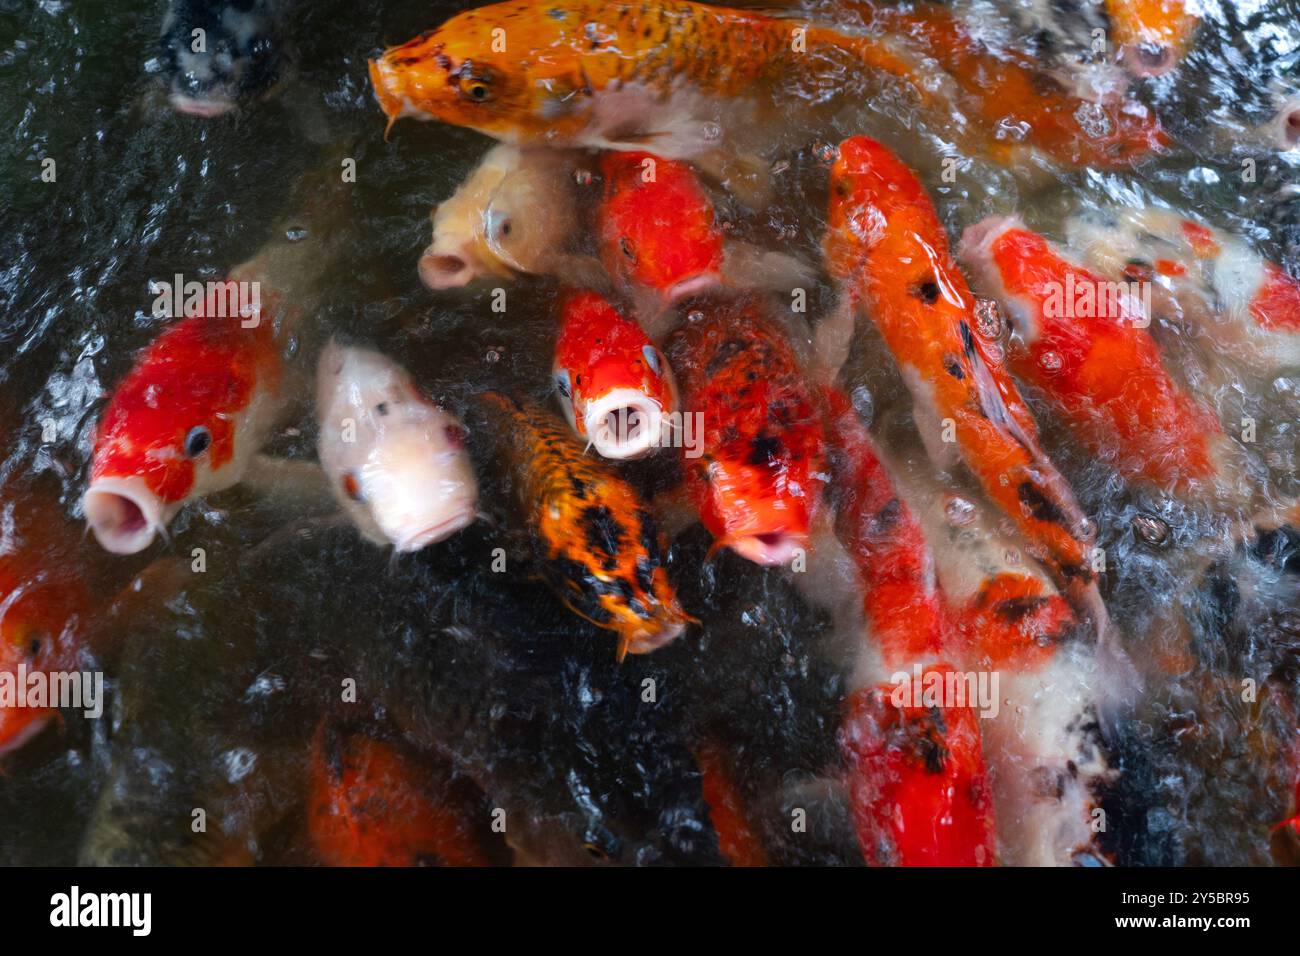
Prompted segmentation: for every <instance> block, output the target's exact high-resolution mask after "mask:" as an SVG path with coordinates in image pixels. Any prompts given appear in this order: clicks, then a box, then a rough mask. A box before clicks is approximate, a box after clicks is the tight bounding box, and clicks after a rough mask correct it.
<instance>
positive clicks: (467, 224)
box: [419, 144, 578, 289]
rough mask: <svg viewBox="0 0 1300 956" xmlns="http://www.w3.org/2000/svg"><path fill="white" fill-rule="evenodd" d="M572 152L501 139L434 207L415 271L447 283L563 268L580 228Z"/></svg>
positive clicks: (436, 285)
mask: <svg viewBox="0 0 1300 956" xmlns="http://www.w3.org/2000/svg"><path fill="white" fill-rule="evenodd" d="M573 187H574V183H573V163H572V159H571V157H569V156H567V155H566V154H564V153H562V152H558V151H556V150H548V149H520V148H519V147H517V146H510V145H506V144H502V145H498V146H494V147H493V148H492V149H490V150H488V152H487V153H486V155H484V157H483V159H482V160H480V161H479V164H478V165H477V166H475V167H474V169H473V171H472V172H471V173H470V174H469V176H468V177H467V178H466V180H465V181H464V182H463V183H461V184H460V185H459V186H458V187H456V191H455V192H454V193H452V195H451V197H450V198H448V199H446V200H445V201H443V202H441V203H439V204H438V205H437V206H436V207H434V210H433V212H432V214H431V217H432V220H433V241H432V242H431V243H430V244H429V247H428V248H427V249H425V250H424V254H423V255H421V256H420V264H419V271H420V279H421V281H423V282H424V284H425V285H426V286H428V287H429V288H430V289H450V288H455V287H458V286H463V285H466V284H467V283H469V282H472V281H474V280H475V279H482V278H487V277H489V276H495V277H498V278H502V279H509V278H512V277H513V276H515V275H517V274H519V273H536V274H541V273H553V272H557V271H560V270H561V269H562V267H563V264H564V261H565V259H566V258H567V257H566V256H565V255H564V253H563V249H564V248H565V246H566V245H567V244H569V243H571V242H572V241H573V238H574V236H575V235H576V234H577V231H578V219H577V214H576V211H575V203H576V197H575V195H574V188H573Z"/></svg>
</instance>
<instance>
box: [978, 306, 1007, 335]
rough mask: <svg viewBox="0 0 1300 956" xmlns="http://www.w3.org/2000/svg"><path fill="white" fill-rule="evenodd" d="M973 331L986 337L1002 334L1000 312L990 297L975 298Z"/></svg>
mask: <svg viewBox="0 0 1300 956" xmlns="http://www.w3.org/2000/svg"><path fill="white" fill-rule="evenodd" d="M975 331H976V332H978V333H979V334H980V336H981V337H982V338H986V339H995V338H997V337H998V336H999V335H1001V334H1002V313H1001V312H999V311H998V304H997V303H996V302H994V301H993V300H992V299H976V300H975Z"/></svg>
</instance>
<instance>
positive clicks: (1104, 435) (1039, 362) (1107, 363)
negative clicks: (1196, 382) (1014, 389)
mask: <svg viewBox="0 0 1300 956" xmlns="http://www.w3.org/2000/svg"><path fill="white" fill-rule="evenodd" d="M957 254H958V258H959V259H960V260H961V261H962V263H963V265H965V266H966V268H967V269H968V270H969V271H970V272H971V274H972V275H973V276H975V278H976V281H977V282H978V283H980V284H981V285H982V286H983V290H984V291H986V292H987V293H988V294H990V295H992V296H994V297H995V298H996V299H997V300H998V301H999V302H1000V303H1001V304H1002V305H1003V306H1004V307H1005V308H1006V312H1007V315H1008V317H1009V319H1010V321H1011V323H1012V325H1013V329H1014V335H1013V336H1012V337H1011V339H1010V355H1009V365H1010V367H1011V370H1012V371H1013V372H1014V373H1015V374H1016V376H1017V377H1018V378H1019V379H1020V380H1021V381H1024V382H1029V383H1032V384H1033V385H1034V386H1035V387H1036V388H1038V389H1039V390H1040V391H1041V393H1042V394H1043V395H1044V396H1045V398H1046V399H1047V401H1048V403H1049V404H1050V405H1051V407H1052V408H1053V409H1054V410H1055V412H1056V413H1057V414H1058V415H1059V416H1060V417H1061V419H1062V420H1063V421H1064V422H1065V424H1066V427H1067V428H1068V429H1069V430H1070V433H1071V434H1072V435H1073V436H1074V437H1075V438H1076V439H1077V440H1078V441H1079V442H1081V443H1082V444H1083V445H1084V447H1086V448H1087V449H1088V451H1090V452H1091V453H1092V454H1094V455H1095V456H1097V457H1098V458H1099V459H1101V460H1102V461H1105V462H1107V463H1108V464H1110V465H1112V466H1114V467H1115V468H1116V469H1117V470H1118V471H1119V472H1120V473H1121V474H1122V475H1123V476H1124V477H1126V478H1129V479H1138V480H1143V481H1147V482H1150V483H1152V484H1154V485H1156V486H1157V487H1160V488H1164V489H1168V490H1173V491H1175V492H1177V493H1182V494H1186V493H1188V492H1191V491H1193V490H1194V489H1196V488H1198V487H1199V488H1202V489H1204V486H1205V485H1206V483H1208V482H1211V481H1213V479H1214V478H1215V476H1216V475H1217V473H1218V472H1219V470H1220V468H1221V466H1222V465H1223V463H1224V457H1225V453H1226V448H1225V439H1224V436H1223V429H1222V428H1221V426H1220V424H1219V420H1218V418H1217V416H1216V415H1215V413H1214V411H1213V410H1212V409H1210V408H1208V407H1206V406H1205V405H1204V404H1202V403H1201V402H1199V401H1197V400H1196V399H1195V398H1194V397H1193V396H1192V395H1190V394H1188V393H1187V392H1186V391H1185V390H1184V389H1182V388H1181V387H1180V386H1179V385H1178V384H1177V383H1175V382H1174V380H1173V379H1172V378H1170V376H1169V373H1168V372H1167V371H1166V370H1165V367H1164V365H1163V363H1162V361H1161V355H1160V350H1159V348H1158V347H1157V346H1156V343H1155V341H1154V340H1153V339H1152V338H1151V335H1150V333H1149V332H1148V331H1147V328H1146V327H1147V326H1148V325H1149V324H1150V322H1151V315H1150V313H1149V311H1148V309H1147V307H1146V306H1145V305H1144V303H1143V301H1142V298H1141V296H1140V295H1139V294H1137V284H1136V283H1134V284H1133V285H1132V286H1130V285H1129V284H1124V285H1123V286H1122V287H1121V286H1119V285H1118V284H1117V283H1115V282H1108V281H1107V280H1105V279H1104V278H1102V277H1101V276H1099V275H1097V274H1096V273H1094V272H1091V271H1089V270H1088V269H1087V268H1086V267H1084V266H1082V265H1079V264H1077V263H1075V262H1073V261H1071V260H1070V259H1069V258H1067V257H1066V256H1065V255H1064V254H1063V253H1062V252H1060V251H1059V250H1057V249H1055V248H1053V247H1052V246H1051V245H1050V244H1049V243H1048V242H1047V240H1045V239H1044V238H1043V237H1042V236H1039V235H1038V234H1036V233H1033V232H1031V231H1029V230H1028V229H1027V228H1025V226H1024V224H1023V223H1022V222H1020V220H1018V219H1014V218H997V217H993V218H989V219H986V220H983V221H981V222H979V223H977V224H975V225H973V226H970V227H969V228H967V229H966V231H965V233H964V234H963V235H962V240H961V244H960V247H959V249H958V253H957Z"/></svg>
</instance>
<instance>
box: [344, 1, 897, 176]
mask: <svg viewBox="0 0 1300 956" xmlns="http://www.w3.org/2000/svg"><path fill="white" fill-rule="evenodd" d="M796 27H798V28H800V29H802V30H803V33H802V34H800V35H799V36H800V37H802V39H799V37H796V36H795V34H794V32H793V31H794V29H795V28H796ZM507 38H508V39H507ZM828 60H829V61H831V62H832V63H835V62H844V61H850V62H852V63H853V64H854V65H855V66H857V67H866V68H867V69H869V70H873V71H881V72H883V73H885V74H891V75H895V76H900V77H914V76H916V75H918V74H917V73H916V71H915V67H914V64H913V63H912V62H911V60H910V59H909V58H907V57H905V56H903V55H901V54H900V53H898V52H896V51H895V50H894V49H893V48H892V45H891V44H890V42H889V41H887V40H877V39H874V38H871V37H867V36H849V35H847V34H844V33H840V32H838V31H836V30H834V29H830V28H827V27H823V26H819V25H815V24H813V25H809V24H803V23H797V22H795V21H790V20H782V19H776V18H773V17H768V16H763V15H762V14H758V13H751V12H747V11H743V10H734V9H729V8H727V7H715V6H706V5H703V4H698V3H690V2H685V0H673V2H669V0H650V2H645V3H642V2H635V3H632V2H623V3H605V2H596V0H559V2H556V3H551V4H548V5H546V6H542V7H539V6H537V5H536V4H534V3H530V2H527V0H508V2H505V3H496V4H491V5H489V6H486V7H479V8H477V9H474V10H468V11H465V12H463V13H459V14H457V15H456V16H454V17H452V18H451V19H450V20H448V21H447V22H446V23H444V24H442V26H440V27H438V28H437V29H434V30H432V31H430V32H428V33H425V34H423V35H421V36H419V37H417V38H416V39H414V40H411V41H410V42H408V43H404V44H402V45H400V46H396V47H392V48H390V49H388V50H386V51H384V54H383V55H382V56H381V57H380V58H379V59H377V60H372V61H371V63H370V78H371V82H372V83H373V85H374V89H375V95H376V97H377V98H378V100H379V104H380V106H381V107H382V108H383V111H384V113H385V115H387V116H388V118H389V121H390V126H391V124H392V122H393V121H395V120H397V119H398V118H400V117H404V116H413V117H417V118H420V119H437V120H441V121H443V122H445V123H451V124H454V125H457V126H466V127H469V128H470V129H475V130H478V131H479V132H481V133H485V134H486V135H488V136H492V137H495V138H497V139H500V140H504V141H506V142H513V143H520V144H523V143H545V144H547V145H551V146H576V147H588V148H600V149H621V150H631V149H644V148H646V147H647V146H652V147H653V149H654V151H655V153H656V154H657V155H659V156H663V157H665V158H668V159H689V158H692V157H699V156H702V155H704V154H706V153H712V152H716V150H717V149H718V147H719V145H720V136H719V132H722V133H723V134H725V133H727V132H728V130H727V129H721V130H720V129H719V123H718V120H719V119H723V120H726V121H727V123H726V125H727V126H730V127H735V126H737V125H738V123H752V121H753V118H754V115H755V109H756V106H757V103H758V101H759V97H758V96H757V93H758V91H759V90H768V91H779V90H780V89H782V88H788V87H789V84H790V82H791V78H792V77H799V76H802V75H804V74H805V73H807V72H808V71H809V70H817V69H819V68H820V69H821V70H826V69H827V67H828V63H827V61H828ZM831 68H832V69H833V67H831ZM917 85H918V89H919V88H920V84H919V82H918V84H917Z"/></svg>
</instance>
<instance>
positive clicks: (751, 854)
mask: <svg viewBox="0 0 1300 956" xmlns="http://www.w3.org/2000/svg"><path fill="white" fill-rule="evenodd" d="M695 763H696V766H698V767H699V769H700V778H701V784H702V786H703V788H704V802H705V803H707V804H708V805H709V818H710V819H711V820H712V821H713V829H714V830H716V831H717V833H718V849H719V850H720V852H721V853H722V855H723V856H724V857H726V858H727V861H728V862H729V863H730V864H731V865H732V866H743V867H752V866H767V865H768V861H767V852H766V851H765V850H764V849H763V842H762V840H761V839H760V838H759V835H758V834H757V833H755V832H754V828H753V827H752V826H751V825H750V823H749V821H748V819H746V813H745V799H744V797H743V796H742V795H741V794H740V792H739V790H738V789H737V787H736V784H735V781H734V780H733V778H732V774H731V771H730V769H729V768H728V767H727V758H726V756H725V754H723V753H722V751H721V750H720V749H719V748H718V747H717V746H715V745H713V744H708V743H706V744H703V745H701V746H700V747H698V748H696V750H695Z"/></svg>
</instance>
